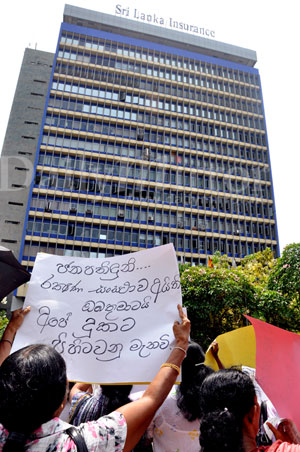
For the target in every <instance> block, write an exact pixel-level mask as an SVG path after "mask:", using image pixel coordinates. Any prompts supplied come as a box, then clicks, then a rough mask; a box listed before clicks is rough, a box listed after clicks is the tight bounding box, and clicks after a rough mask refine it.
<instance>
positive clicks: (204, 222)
mask: <svg viewBox="0 0 300 452" xmlns="http://www.w3.org/2000/svg"><path fill="white" fill-rule="evenodd" d="M31 210H36V211H46V212H53V213H54V214H70V215H72V216H74V215H76V216H78V221H77V224H79V225H80V224H81V223H79V221H84V218H82V217H92V216H93V217H94V218H97V217H98V218H99V219H104V220H115V221H124V222H130V223H137V224H148V225H153V226H154V225H155V226H162V227H172V228H177V229H187V230H195V231H201V232H217V233H219V234H229V235H241V236H247V237H255V238H258V237H259V238H262V239H266V240H270V239H272V240H275V226H274V225H273V224H269V223H260V222H255V221H245V220H241V219H240V220H234V219H232V218H227V219H226V218H219V217H217V216H215V217H214V216H211V214H206V215H203V214H198V215H197V214H192V213H183V212H173V211H169V210H160V209H152V208H148V209H146V208H142V207H140V208H139V207H133V206H120V205H119V206H118V205H116V204H115V205H109V204H102V205H98V206H96V205H95V206H89V205H86V204H84V203H76V202H69V203H68V202H62V201H61V202H59V201H54V200H43V199H38V198H33V199H32V202H31Z"/></svg>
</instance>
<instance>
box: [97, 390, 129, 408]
mask: <svg viewBox="0 0 300 452" xmlns="http://www.w3.org/2000/svg"><path fill="white" fill-rule="evenodd" d="M101 388H102V394H103V395H105V396H106V397H107V399H108V400H107V405H106V408H105V412H103V413H102V415H105V414H109V413H112V412H113V411H115V410H116V409H117V408H120V407H121V406H123V405H126V404H127V403H129V402H131V400H130V398H129V394H130V392H131V390H132V385H102V386H101Z"/></svg>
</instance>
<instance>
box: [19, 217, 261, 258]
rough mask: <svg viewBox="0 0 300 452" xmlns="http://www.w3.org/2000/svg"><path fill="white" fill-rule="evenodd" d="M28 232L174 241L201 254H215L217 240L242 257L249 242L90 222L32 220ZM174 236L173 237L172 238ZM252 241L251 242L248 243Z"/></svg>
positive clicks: (148, 244) (144, 244)
mask: <svg viewBox="0 0 300 452" xmlns="http://www.w3.org/2000/svg"><path fill="white" fill-rule="evenodd" d="M26 234H27V235H33V236H41V237H52V238H58V239H67V240H83V241H93V242H97V243H99V244H101V243H102V244H107V245H108V244H111V245H123V246H138V247H140V248H152V247H153V246H159V245H163V244H166V243H169V241H170V240H171V242H173V243H174V246H175V250H176V251H185V252H196V253H200V254H212V252H213V248H214V245H213V243H214V244H216V243H217V244H218V246H217V249H218V250H219V251H220V252H221V253H226V254H228V255H229V256H232V255H233V254H234V255H235V256H236V257H243V255H245V254H246V246H247V245H248V243H247V242H244V241H238V240H230V239H226V240H225V239H220V238H210V237H198V236H196V235H195V236H191V235H186V234H181V233H180V232H178V233H176V234H170V233H165V232H157V231H150V230H147V231H142V230H138V229H134V228H126V227H124V228H113V227H111V226H109V225H107V226H105V225H101V227H99V226H98V227H97V226H89V225H83V224H78V223H77V224H75V223H72V222H69V223H67V222H60V223H59V222H54V221H52V222H50V221H47V220H43V221H38V220H36V221H32V220H29V221H28V223H27V226H26ZM171 237H172V238H173V240H172V238H171ZM251 245H252V242H251V243H249V246H251Z"/></svg>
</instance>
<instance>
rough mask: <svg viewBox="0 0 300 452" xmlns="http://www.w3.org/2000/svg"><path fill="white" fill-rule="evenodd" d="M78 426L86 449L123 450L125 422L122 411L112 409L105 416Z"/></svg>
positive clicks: (125, 430) (116, 451) (117, 451)
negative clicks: (112, 410)
mask: <svg viewBox="0 0 300 452" xmlns="http://www.w3.org/2000/svg"><path fill="white" fill-rule="evenodd" d="M80 427H81V432H82V434H83V436H84V438H85V441H86V443H87V446H88V449H91V450H95V451H102V450H103V451H104V450H109V451H112V452H113V451H115V452H121V451H122V450H123V447H124V444H125V440H126V433H127V424H126V420H125V417H124V416H123V414H122V413H119V412H118V411H114V412H112V413H110V414H108V415H107V416H103V417H100V418H99V419H97V420H96V421H92V422H86V423H84V424H81V426H80ZM93 448H95V449H93ZM102 448H103V449H102Z"/></svg>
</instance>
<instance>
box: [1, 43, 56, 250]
mask: <svg viewBox="0 0 300 452" xmlns="http://www.w3.org/2000/svg"><path fill="white" fill-rule="evenodd" d="M53 60H54V54H53V53H48V52H42V51H40V50H34V49H25V52H24V58H23V61H22V66H21V70H20V74H19V79H18V83H17V87H16V91H15V96H14V99H13V103H12V108H11V112H10V116H9V120H8V126H7V130H6V135H5V139H4V144H3V149H2V154H1V158H0V212H1V213H0V245H2V246H4V247H6V248H9V249H11V250H12V251H13V252H14V254H15V256H16V257H17V258H19V252H20V246H21V240H22V232H23V226H24V220H25V215H26V208H27V202H28V195H29V189H30V183H31V180H32V174H33V165H34V161H35V156H36V150H37V145H38V139H39V134H40V129H41V124H42V118H43V113H44V108H45V101H46V97H47V92H48V86H49V80H50V76H51V71H52V65H53Z"/></svg>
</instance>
